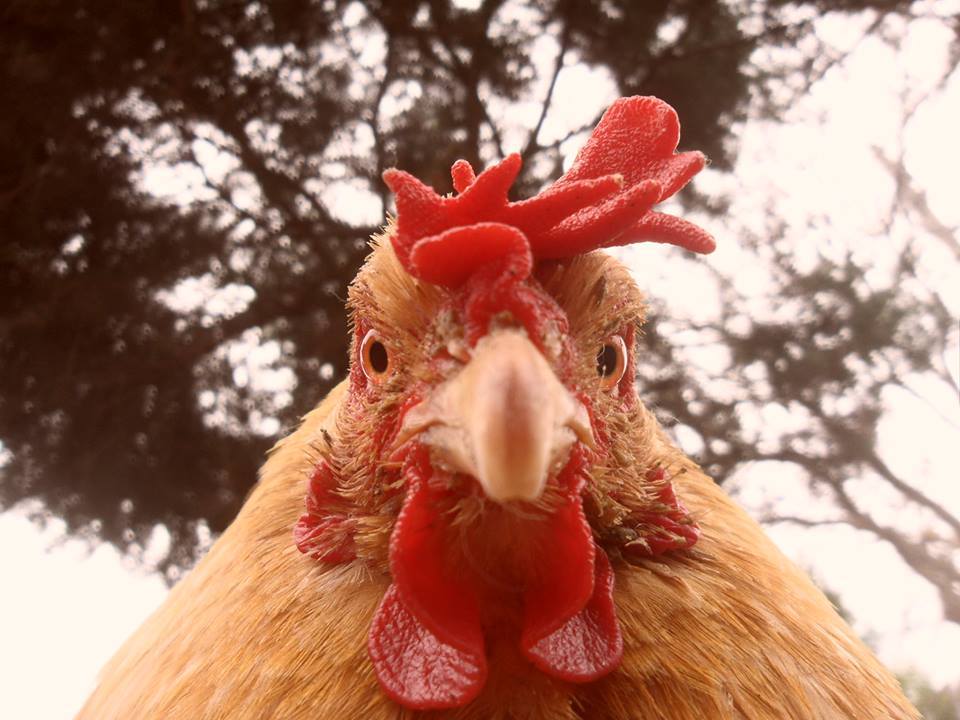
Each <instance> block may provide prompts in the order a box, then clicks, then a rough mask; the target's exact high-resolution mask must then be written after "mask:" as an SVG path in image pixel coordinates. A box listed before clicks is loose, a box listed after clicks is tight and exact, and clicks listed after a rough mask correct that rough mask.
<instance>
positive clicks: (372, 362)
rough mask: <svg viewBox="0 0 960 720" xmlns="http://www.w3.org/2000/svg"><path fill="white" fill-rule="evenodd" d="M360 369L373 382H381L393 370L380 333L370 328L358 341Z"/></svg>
mask: <svg viewBox="0 0 960 720" xmlns="http://www.w3.org/2000/svg"><path fill="white" fill-rule="evenodd" d="M360 369H361V370H363V374H364V375H366V376H367V379H368V380H369V381H370V382H372V383H375V384H380V383H382V382H383V381H384V380H386V379H387V378H388V377H389V376H390V373H391V372H392V371H393V361H392V360H391V358H390V351H389V350H388V349H387V345H386V343H384V342H383V340H381V339H380V333H378V332H377V331H376V330H373V329H372V328H371V329H370V330H368V331H367V334H366V335H364V336H363V340H362V341H361V342H360Z"/></svg>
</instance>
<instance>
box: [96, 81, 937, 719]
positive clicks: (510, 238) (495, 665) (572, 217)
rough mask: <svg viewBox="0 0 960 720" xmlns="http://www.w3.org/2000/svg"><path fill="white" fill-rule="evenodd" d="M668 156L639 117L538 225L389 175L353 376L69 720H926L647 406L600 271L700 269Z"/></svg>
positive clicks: (359, 292)
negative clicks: (684, 254) (657, 258)
mask: <svg viewBox="0 0 960 720" xmlns="http://www.w3.org/2000/svg"><path fill="white" fill-rule="evenodd" d="M678 140H679V123H678V121H677V117H676V114H675V113H674V112H673V109H672V108H670V107H669V106H668V105H667V104H665V103H663V102H661V101H659V100H657V99H656V98H650V97H633V98H625V99H621V100H619V101H617V102H615V103H614V104H613V105H612V106H611V107H610V109H609V110H608V111H607V113H606V114H605V115H604V117H603V119H602V121H601V122H600V124H599V125H598V126H597V128H596V129H595V131H594V133H593V135H592V136H591V138H590V139H589V140H588V142H587V143H586V145H585V146H584V148H583V149H582V150H581V151H580V153H579V154H578V156H577V158H576V160H575V162H574V163H573V166H572V167H571V168H570V170H569V171H568V172H567V173H566V174H565V175H564V176H563V177H562V178H561V179H560V180H558V181H557V182H556V183H554V184H553V185H552V186H551V187H549V188H548V189H546V190H545V191H543V192H542V193H540V194H539V195H537V196H536V197H533V198H530V199H528V200H524V201H518V202H510V201H509V200H508V199H507V193H508V190H509V188H510V187H511V185H512V183H513V181H514V179H515V178H516V176H517V174H518V172H519V170H520V166H521V162H520V157H519V156H518V155H511V156H509V157H507V158H506V159H504V160H503V161H502V162H500V163H499V164H497V165H495V166H493V167H491V168H489V169H487V170H486V171H485V172H483V173H481V174H480V175H479V176H477V175H475V173H474V171H473V169H472V168H471V167H470V165H469V164H467V163H466V162H464V161H458V162H457V163H456V164H455V165H454V166H453V168H452V176H453V186H454V189H455V191H456V194H455V195H452V196H447V197H441V196H440V195H438V194H437V193H436V192H435V191H434V190H433V189H431V188H429V187H427V186H425V185H423V184H422V183H420V182H419V181H418V180H417V179H416V178H414V177H412V176H410V175H408V174H406V173H404V172H402V171H399V170H389V171H387V172H386V173H385V175H384V179H385V182H386V183H387V184H388V186H389V187H390V188H391V189H392V190H393V191H394V192H395V194H396V198H397V219H396V221H395V222H391V223H389V224H388V226H387V228H386V229H385V231H384V232H383V233H382V234H381V235H380V236H378V237H376V238H374V242H373V250H372V252H371V254H370V256H369V259H368V261H367V263H366V264H365V266H364V268H363V269H362V270H361V272H360V273H359V275H358V276H357V278H356V279H355V280H354V282H353V284H352V286H351V289H350V294H349V299H348V304H349V311H350V316H351V320H352V328H353V342H352V348H351V368H350V373H349V377H348V378H347V379H346V380H345V381H344V382H343V383H341V384H340V385H339V386H338V387H337V388H336V389H335V390H334V391H333V392H332V393H331V394H330V395H329V397H327V398H326V399H325V400H324V401H323V402H322V403H321V404H320V405H319V406H318V407H317V408H316V409H315V410H313V411H312V412H311V413H309V414H308V415H307V416H306V418H305V419H304V421H303V423H302V425H301V426H300V428H299V429H298V430H296V431H295V432H294V433H293V434H292V435H290V436H289V437H287V438H286V439H284V440H282V441H281V442H279V443H278V444H277V446H276V448H274V450H273V451H272V454H271V456H270V458H269V460H268V461H267V463H266V465H265V466H264V468H263V470H262V473H261V478H260V481H259V483H258V484H257V486H256V488H255V489H254V490H253V492H252V493H251V495H250V497H249V499H248V500H247V502H246V504H245V505H244V507H243V509H242V510H241V512H240V514H239V516H238V517H237V519H236V520H235V522H234V523H233V524H232V525H231V526H230V527H229V528H228V529H227V531H226V532H225V533H224V534H223V536H222V537H221V538H220V539H219V540H218V541H217V543H216V544H215V545H214V547H213V548H212V550H211V551H210V553H209V555H208V556H207V557H206V558H204V559H203V560H202V561H201V562H200V563H199V564H198V566H197V567H196V568H195V569H194V570H193V571H192V572H191V573H190V574H189V575H188V576H187V577H186V578H185V579H184V580H183V582H181V583H180V584H179V585H178V586H177V587H176V588H174V590H173V591H172V592H171V593H170V596H169V598H168V599H167V601H166V602H165V603H164V605H163V606H162V607H161V608H160V609H159V610H158V611H157V612H156V613H155V614H154V615H153V616H152V617H151V618H150V619H149V620H148V621H147V622H146V623H145V624H144V626H143V627H142V628H141V629H140V630H139V631H138V632H137V633H136V634H135V635H134V636H133V637H132V638H131V639H130V640H129V641H127V643H126V644H125V645H124V646H123V648H122V649H121V650H120V651H119V652H118V654H117V655H116V656H115V657H114V658H113V660H112V661H111V662H110V663H109V664H108V665H107V667H106V668H105V670H104V672H103V673H102V676H101V680H100V683H99V686H98V688H97V689H96V691H95V692H94V694H93V695H92V697H91V698H90V699H89V701H88V702H87V704H86V706H85V707H84V708H83V710H82V711H81V712H80V716H79V717H80V718H83V719H89V720H112V719H120V718H122V719H124V720H128V719H133V718H135V719H137V720H148V719H152V718H164V719H166V720H173V719H176V718H184V719H187V718H189V720H201V719H205V718H209V719H211V720H212V719H213V718H225V719H226V718H229V719H230V720H241V719H243V718H294V719H297V718H304V719H306V718H310V720H315V719H316V718H339V717H343V718H413V717H419V716H421V714H426V715H429V716H430V717H445V718H463V719H467V718H644V719H645V720H654V719H662V720H693V719H695V718H698V719H699V718H731V719H732V718H758V719H770V720H773V719H776V720H782V719H783V718H796V719H803V720H806V719H813V718H823V719H832V718H871V719H879V718H896V719H906V718H917V717H918V715H917V713H916V711H915V710H914V709H913V708H912V707H911V706H910V704H909V703H908V702H907V700H906V699H905V698H904V696H903V695H902V693H901V691H900V689H899V687H898V685H897V683H896V681H895V680H894V679H893V677H892V676H891V675H890V674H889V673H888V672H887V671H886V670H885V669H884V668H883V667H882V666H881V665H880V664H879V663H878V661H877V660H876V659H875V658H874V657H873V656H872V655H871V654H870V652H869V651H868V650H867V649H866V648H865V646H864V645H863V644H862V643H861V642H860V641H859V640H858V639H857V638H856V637H855V635H854V634H853V632H852V631H851V630H850V628H849V627H848V626H847V625H846V624H845V623H844V622H843V621H842V620H841V619H840V617H839V616H838V615H837V613H836V612H835V611H834V609H833V608H832V607H831V605H830V603H829V602H828V601H827V599H826V598H825V597H824V595H823V594H822V593H821V592H820V591H819V590H818V589H817V588H816V587H815V586H814V585H813V584H812V583H811V581H810V580H809V579H808V578H807V577H806V576H805V575H804V574H803V573H801V572H800V571H799V570H798V569H797V568H796V567H794V566H793V565H792V564H791V563H790V562H789V561H788V560H787V559H786V558H785V557H784V556H783V555H782V554H781V553H780V552H779V551H778V550H777V549H776V548H775V547H774V546H773V544H772V543H771V542H770V541H769V540H768V539H767V538H766V537H765V536H764V534H763V532H762V530H761V529H760V527H759V526H758V525H757V523H756V522H754V521H753V520H751V519H750V518H749V517H748V516H747V515H746V514H745V513H744V512H743V511H742V510H741V509H740V508H739V507H737V506H736V505H735V504H734V503H733V502H732V501H731V500H730V499H729V498H728V497H727V496H726V495H725V494H724V493H723V492H722V491H721V490H720V489H719V488H718V487H717V485H715V484H714V482H713V481H712V480H711V479H710V478H708V477H706V476H705V475H704V474H703V472H701V470H700V469H699V468H698V467H697V465H696V464H695V463H694V462H692V461H691V460H690V459H689V458H687V457H686V456H684V454H683V453H682V452H680V450H678V449H677V448H676V447H675V446H674V445H673V444H672V443H671V442H670V441H669V439H668V438H667V437H666V435H665V434H664V432H663V430H662V429H661V428H660V427H659V425H658V424H657V421H656V420H655V419H654V417H653V415H652V414H651V412H650V411H649V410H648V409H647V408H645V407H644V405H643V404H642V403H641V401H640V400H639V396H638V392H637V387H636V383H637V382H638V380H639V381H640V382H642V378H639V379H638V378H637V377H636V375H637V373H636V369H635V366H636V352H637V348H636V344H635V337H636V333H637V332H638V329H639V328H640V326H641V324H642V322H643V319H644V303H643V298H642V296H641V294H640V291H639V290H638V288H637V287H636V285H635V284H634V282H633V281H632V279H631V278H630V276H629V274H628V272H627V271H626V270H625V268H624V267H622V266H621V265H620V264H618V263H617V262H616V261H615V260H613V259H612V258H611V257H609V256H608V255H606V254H604V253H602V252H595V251H597V250H599V249H601V248H603V247H607V246H612V245H620V244H625V243H632V242H638V241H641V240H656V241H661V242H669V243H672V244H675V245H679V246H681V247H683V248H685V249H687V250H690V251H694V252H698V253H707V252H710V251H711V250H712V249H713V247H714V243H713V240H712V238H711V237H710V236H709V235H708V234H707V233H706V232H705V231H703V230H702V229H700V228H698V227H696V226H694V225H692V224H690V223H688V222H686V221H684V220H682V219H680V218H677V217H674V216H669V215H665V214H662V213H659V212H656V211H655V210H653V207H654V206H655V205H656V204H657V203H658V202H660V201H662V200H664V199H665V198H667V197H669V196H671V195H672V194H674V193H675V192H677V191H678V190H679V189H680V188H681V187H683V186H684V185H685V184H686V183H687V182H688V181H689V180H690V179H691V178H692V177H693V175H695V174H696V173H697V172H698V171H699V170H700V169H701V168H702V167H703V165H704V162H705V159H704V157H703V155H701V154H700V153H696V152H684V153H677V152H676V147H677V142H678ZM428 711H429V712H428Z"/></svg>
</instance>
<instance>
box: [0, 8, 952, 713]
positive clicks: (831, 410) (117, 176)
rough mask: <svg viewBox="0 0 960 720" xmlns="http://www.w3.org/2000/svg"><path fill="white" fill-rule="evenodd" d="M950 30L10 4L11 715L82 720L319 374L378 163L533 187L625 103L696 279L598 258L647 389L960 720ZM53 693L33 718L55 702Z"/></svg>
mask: <svg viewBox="0 0 960 720" xmlns="http://www.w3.org/2000/svg"><path fill="white" fill-rule="evenodd" d="M958 16H960V2H957V1H951V0H940V1H938V2H934V1H926V2H891V1H890V0H846V1H843V2H827V1H826V0H810V1H807V0H797V1H795V2H782V1H781V0H702V1H694V0H655V1H654V0H651V1H648V2H642V3H641V2H633V1H631V0H536V1H531V2H517V1H514V0H459V1H451V2H445V1H443V0H421V1H418V2H408V1H393V2H387V1H386V0H381V1H379V2H378V1H377V0H365V1H359V2H342V1H340V0H316V1H314V0H289V1H286V2H271V3H261V2H256V1H248V0H221V1H217V0H181V1H180V2H159V1H152V2H147V1H144V2H137V3H100V2H94V1H93V0H73V1H72V2H58V1H56V0H44V1H43V2H35V1H34V0H5V2H3V3H0V107H2V108H3V110H2V112H0V509H2V514H0V577H2V578H3V585H4V588H5V590H4V591H3V592H2V593H0V678H3V680H2V683H3V684H4V686H5V687H4V689H3V692H2V693H0V716H3V717H8V718H66V717H70V715H71V713H72V712H73V711H75V710H76V709H77V708H78V707H79V704H80V703H81V702H82V700H83V699H84V697H85V695H86V694H87V693H88V692H89V691H90V690H91V688H92V686H93V682H94V677H95V673H96V671H97V668H98V667H99V666H100V665H101V664H102V663H103V662H104V661H105V660H106V659H107V658H108V657H109V655H110V654H111V653H112V652H113V650H115V649H116V647H117V646H118V644H119V643H120V642H121V641H122V639H123V638H124V637H125V636H126V635H127V634H128V633H129V632H131V631H132V629H133V628H134V627H136V626H137V625H138V624H139V623H140V622H141V621H142V620H143V618H144V617H145V616H146V614H148V613H149V612H150V611H151V610H152V609H153V608H154V607H156V605H157V604H159V602H161V601H162V599H163V597H164V594H165V593H166V591H167V588H168V587H169V586H170V585H171V584H173V583H175V582H176V581H177V579H178V578H179V577H181V575H182V574H183V573H184V572H185V571H187V570H189V568H190V566H191V565H192V564H193V563H194V562H195V561H196V559H197V558H198V557H200V556H201V555H202V554H203V553H204V552H205V551H206V550H207V549H208V548H209V546H210V544H211V543H212V542H213V541H214V540H215V539H216V537H217V535H218V533H220V532H221V531H222V530H223V529H224V528H225V527H226V525H227V524H228V523H229V522H230V521H231V519H232V518H233V517H234V515H235V513H236V512H237V510H238V508H239V506H240V505H241V503H242V501H243V498H244V496H245V494H246V492H247V491H248V490H249V489H250V487H251V485H252V484H253V483H254V481H255V479H256V472H257V468H258V466H259V464H260V462H261V460H262V458H263V455H264V453H265V451H266V450H267V448H269V447H270V445H271V444H272V443H273V442H274V441H275V440H276V439H278V438H279V437H281V436H283V435H284V434H285V433H287V432H288V431H289V430H290V429H292V428H293V427H294V426H295V425H296V423H297V419H298V417H299V416H300V415H302V414H303V413H304V412H306V411H307V410H308V409H310V408H311V407H312V406H313V405H314V404H316V403H317V402H318V401H319V400H320V399H321V398H322V397H323V396H324V394H325V393H326V392H327V391H328V390H329V389H330V388H331V387H332V386H333V385H334V384H335V383H336V382H337V381H338V379H339V378H341V377H342V376H343V374H344V370H345V367H346V361H347V353H346V348H347V341H348V333H347V327H346V320H345V315H344V310H343V300H344V297H345V294H346V288H347V285H348V283H349V282H350V280H351V278H352V277H353V275H354V274H355V272H356V270H357V268H358V267H359V266H360V264H361V263H362V261H363V258H364V256H365V254H366V252H367V245H366V241H367V238H368V236H369V235H370V234H371V233H372V232H374V231H375V230H377V228H378V227H379V225H380V224H381V223H382V222H383V220H384V217H385V213H387V212H389V211H390V210H391V198H390V196H389V195H388V193H387V192H386V189H385V187H384V185H383V183H382V182H381V180H380V175H381V173H382V171H383V170H384V169H386V168H388V167H391V166H399V167H401V168H403V169H405V170H408V171H410V172H412V173H414V174H415V175H417V176H419V177H420V178H422V179H423V180H424V181H426V182H427V183H428V184H431V185H433V186H434V187H435V188H437V189H438V191H440V192H447V191H449V190H451V183H450V180H449V175H448V172H449V167H450V165H451V163H452V162H453V161H454V160H456V159H457V158H461V157H462V158H466V159H468V160H469V161H470V162H471V163H473V164H474V166H477V167H483V166H485V165H488V164H490V163H492V162H494V161H495V160H497V159H499V158H502V157H503V156H504V155H505V154H507V153H509V152H514V151H516V152H520V153H521V154H522V156H523V160H524V170H523V173H522V175H521V179H520V181H519V182H518V185H517V188H516V192H517V197H526V196H529V195H531V194H533V193H535V192H536V191H537V190H538V189H540V188H542V187H544V186H545V185H547V184H549V183H550V182H551V181H552V180H553V179H555V178H556V177H558V176H559V174H560V173H561V172H562V170H563V168H564V167H566V166H567V165H568V164H569V163H570V161H571V160H572V158H573V155H574V154H575V153H576V151H577V149H579V147H580V145H581V144H582V143H583V141H584V140H585V138H586V136H587V135H588V134H589V131H590V129H592V127H593V126H594V125H595V124H596V122H597V121H598V119H599V116H600V114H601V113H602V112H603V110H604V109H605V108H606V107H607V105H608V104H609V103H610V102H611V101H613V100H614V99H615V98H616V97H619V96H621V95H635V94H642V95H657V96H659V97H661V98H663V99H664V100H666V101H667V102H669V103H670V104H671V105H673V106H674V107H675V108H676V109H677V111H678V113H679V115H680V119H681V123H682V126H683V131H682V138H681V149H699V150H702V151H704V152H706V153H707V155H708V156H709V157H710V159H711V165H710V167H709V168H708V169H707V170H706V171H705V172H703V173H701V175H700V176H698V178H697V179H696V180H695V181H694V183H693V184H692V186H691V187H690V188H688V189H687V190H685V191H684V193H682V194H681V197H680V198H679V199H678V200H677V201H675V202H673V203H672V204H673V205H674V207H672V208H669V207H668V208H666V209H667V210H668V211H672V212H677V213H682V214H684V215H685V216H686V217H688V218H690V219H692V220H694V221H695V222H697V223H698V224H700V225H702V226H704V227H706V228H708V229H709V230H710V231H711V232H712V233H713V234H714V235H715V236H716V238H717V241H718V250H717V251H716V253H714V254H713V255H711V256H708V257H697V258H694V257H692V256H686V255H685V254H684V253H683V251H681V250H679V249H677V248H674V247H669V246H661V245H642V246H634V247H630V248H626V249H621V250H618V251H617V254H618V255H619V256H620V257H621V258H622V259H623V260H625V261H626V262H627V263H628V264H629V265H630V267H631V269H632V271H633V272H634V274H635V276H636V278H637V281H638V282H639V283H640V285H641V287H642V288H643V290H644V291H645V292H646V293H647V295H648V297H649V300H650V304H651V308H650V321H649V325H648V327H647V331H646V334H645V335H644V336H643V337H642V339H641V342H642V349H641V355H642V358H641V362H640V363H639V368H638V370H639V378H640V379H639V387H640V389H641V392H642V394H643V397H644V400H645V401H646V402H647V403H648V404H649V405H650V406H651V407H653V408H654V409H655V410H656V411H657V413H658V414H659V416H660V418H661V420H662V421H663V422H664V424H665V425H666V426H667V427H668V428H669V431H670V432H671V434H672V435H673V436H674V437H675V439H676V440H677V442H678V443H679V444H680V445H681V446H682V447H683V448H684V449H685V450H686V451H687V452H688V453H690V454H691V455H692V456H693V457H695V458H696V459H697V460H698V461H699V462H700V463H701V464H702V465H703V466H704V467H705V468H706V469H707V470H708V472H710V473H711V474H712V475H713V476H714V477H715V478H716V479H717V481H718V482H720V483H722V484H723V486H724V488H725V489H727V490H728V491H729V492H730V493H732V494H734V495H735V496H736V497H737V498H738V499H739V500H740V501H741V502H742V503H743V504H744V505H745V506H746V507H747V508H748V509H749V511H750V512H751V513H752V514H753V515H754V516H755V517H757V518H758V519H759V520H760V521H762V522H763V523H764V524H765V525H766V526H767V527H768V529H769V531H770V534H771V535H772V536H773V538H774V539H775V540H776V542H777V543H778V544H779V545H780V546H781V547H782V548H783V549H784V550H785V552H787V553H788V554H789V555H790V556H791V557H792V558H793V559H794V560H795V561H797V562H798V563H799V564H801V565H802V566H803V567H805V568H806V569H808V570H809V571H810V572H811V573H812V575H813V576H814V578H815V579H816V580H817V582H818V583H819V584H821V586H822V587H824V589H825V590H827V591H828V592H829V593H830V594H831V597H832V598H833V599H834V600H835V602H837V604H838V605H839V606H840V607H841V610H842V611H843V612H844V613H845V614H846V616H847V617H848V619H849V620H850V621H851V623H852V624H853V625H854V627H855V628H856V629H857V631H858V632H860V634H861V635H862V636H863V637H864V638H865V639H866V640H867V642H868V643H870V644H871V645H872V646H873V647H874V648H875V649H876V651H877V652H878V653H879V654H880V657H881V658H882V659H883V660H884V662H886V663H887V664H888V665H889V666H890V667H891V668H892V669H893V670H894V671H896V672H897V673H898V674H899V675H900V676H901V678H902V680H903V682H904V683H905V685H906V687H907V690H908V693H909V694H910V695H911V697H912V698H913V699H914V701H915V702H917V703H918V704H919V705H920V706H921V708H922V709H923V710H924V712H925V714H926V717H927V718H928V719H934V720H948V719H951V718H952V719H957V718H960V519H958V515H960V480H958V473H957V470H956V464H957V447H958V442H960V399H958V375H960V369H958V364H960V359H958V357H960V356H958V336H960V327H958V318H960V282H958V280H960V272H958V270H960V237H958V228H960V201H958V194H957V183H956V179H955V173H956V168H958V167H960V140H958V133H957V128H958V125H960V73H958V72H957V66H958V59H960V42H958V34H960V20H958ZM51 684H53V685H55V686H56V687H57V688H58V689H57V691H56V692H51V691H50V688H51Z"/></svg>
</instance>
